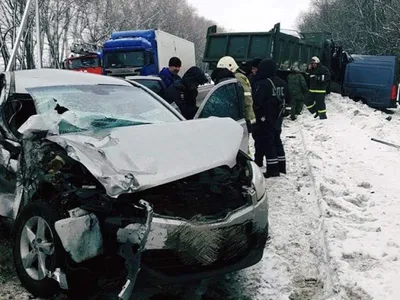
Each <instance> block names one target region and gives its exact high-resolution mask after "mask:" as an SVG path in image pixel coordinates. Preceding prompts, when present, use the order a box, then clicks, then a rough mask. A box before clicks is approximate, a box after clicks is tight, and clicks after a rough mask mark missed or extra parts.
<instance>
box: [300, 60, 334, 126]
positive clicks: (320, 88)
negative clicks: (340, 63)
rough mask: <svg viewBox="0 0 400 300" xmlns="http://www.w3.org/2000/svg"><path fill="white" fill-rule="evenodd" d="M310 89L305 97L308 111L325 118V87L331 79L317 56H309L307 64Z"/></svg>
mask: <svg viewBox="0 0 400 300" xmlns="http://www.w3.org/2000/svg"><path fill="white" fill-rule="evenodd" d="M309 76H310V90H309V95H308V97H307V103H306V105H307V108H308V110H309V111H310V113H312V114H315V116H314V117H315V118H317V117H318V116H319V118H320V119H321V120H323V119H327V116H326V105H325V95H326V89H327V88H328V86H329V81H330V80H331V74H330V72H329V70H328V68H327V67H325V66H324V65H322V64H321V62H320V60H319V58H318V57H316V56H314V57H313V58H311V65H310V66H309Z"/></svg>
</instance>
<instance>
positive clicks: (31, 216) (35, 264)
mask: <svg viewBox="0 0 400 300" xmlns="http://www.w3.org/2000/svg"><path fill="white" fill-rule="evenodd" d="M59 219H60V218H59V216H58V214H57V212H56V211H55V210H54V209H52V208H51V207H50V206H49V205H46V204H44V203H40V202H34V203H31V204H28V205H27V206H25V207H24V208H23V209H22V211H21V213H20V215H19V216H18V218H17V220H16V222H15V230H14V247H13V254H14V265H15V269H16V271H17V275H18V278H19V279H20V281H21V283H22V285H23V286H24V287H25V288H26V289H27V290H28V291H29V292H30V293H32V294H33V295H34V296H36V297H50V296H52V295H54V294H55V293H57V292H58V291H59V290H60V287H59V284H58V282H57V281H55V280H54V279H51V278H50V276H49V274H50V272H52V271H54V270H55V269H56V268H60V267H61V264H62V263H63V262H64V257H65V251H64V248H63V247H62V244H61V241H60V239H59V237H58V234H57V233H56V231H55V229H54V223H55V222H56V221H57V220H59Z"/></svg>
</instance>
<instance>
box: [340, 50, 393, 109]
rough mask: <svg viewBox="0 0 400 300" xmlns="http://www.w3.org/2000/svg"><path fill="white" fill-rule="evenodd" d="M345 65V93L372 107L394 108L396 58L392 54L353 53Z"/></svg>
mask: <svg viewBox="0 0 400 300" xmlns="http://www.w3.org/2000/svg"><path fill="white" fill-rule="evenodd" d="M352 57H353V58H354V61H353V62H351V63H349V64H348V65H347V67H346V73H345V78H344V82H343V88H344V93H345V95H348V96H349V97H350V98H352V99H355V100H356V99H357V100H362V101H364V102H365V103H367V104H368V106H370V107H374V108H395V107H396V94H397V93H396V92H397V87H396V85H397V58H396V57H394V56H371V55H353V56H352Z"/></svg>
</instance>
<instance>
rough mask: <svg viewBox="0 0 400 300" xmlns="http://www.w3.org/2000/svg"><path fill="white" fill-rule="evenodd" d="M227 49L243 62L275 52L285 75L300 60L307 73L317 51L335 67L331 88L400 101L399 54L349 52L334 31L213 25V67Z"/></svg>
mask: <svg viewBox="0 0 400 300" xmlns="http://www.w3.org/2000/svg"><path fill="white" fill-rule="evenodd" d="M226 55H229V56H232V57H233V58H234V59H235V60H236V61H237V62H238V63H239V64H242V65H243V66H246V63H247V62H249V61H250V60H252V59H254V58H257V57H259V58H273V59H274V60H275V61H276V62H277V63H278V72H277V75H278V76H279V77H281V78H282V79H283V80H286V79H287V75H288V74H289V69H290V68H291V67H292V66H298V67H299V69H300V70H301V71H302V72H303V74H304V75H305V72H306V71H307V67H308V65H309V63H310V61H311V57H313V56H318V57H319V58H320V59H321V62H322V64H324V65H325V66H326V67H328V68H329V70H330V72H331V82H330V85H329V87H328V91H327V92H328V93H329V92H330V91H333V92H337V93H341V94H342V95H348V96H349V97H351V98H353V99H355V100H362V101H363V102H365V103H366V104H368V105H369V106H371V107H374V108H393V107H396V106H397V103H396V99H397V85H398V75H399V68H398V59H397V58H396V57H394V56H371V55H349V54H348V53H347V52H346V51H343V48H342V47H340V46H338V45H336V44H335V42H334V41H333V40H332V38H331V33H329V32H300V33H298V34H297V35H296V36H294V35H290V34H286V33H282V32H281V30H280V24H279V23H278V24H276V25H275V26H274V28H273V29H272V30H270V31H268V32H244V33H235V32H234V33H227V32H221V33H217V27H216V26H211V27H209V28H208V31H207V42H206V49H205V51H204V58H203V62H205V63H208V64H209V68H210V69H211V70H213V69H215V68H216V64H217V62H218V60H219V59H220V58H221V57H223V56H226ZM306 79H308V78H307V76H306Z"/></svg>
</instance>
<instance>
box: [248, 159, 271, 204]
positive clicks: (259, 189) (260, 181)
mask: <svg viewBox="0 0 400 300" xmlns="http://www.w3.org/2000/svg"><path fill="white" fill-rule="evenodd" d="M250 165H251V173H252V175H253V176H252V177H253V178H252V179H251V185H252V187H253V188H254V189H255V191H256V193H257V200H258V201H259V200H261V198H262V197H263V196H264V195H265V193H266V190H267V183H266V181H265V178H264V174H263V173H262V171H261V169H260V168H259V167H258V166H257V165H256V163H255V162H250Z"/></svg>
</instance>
